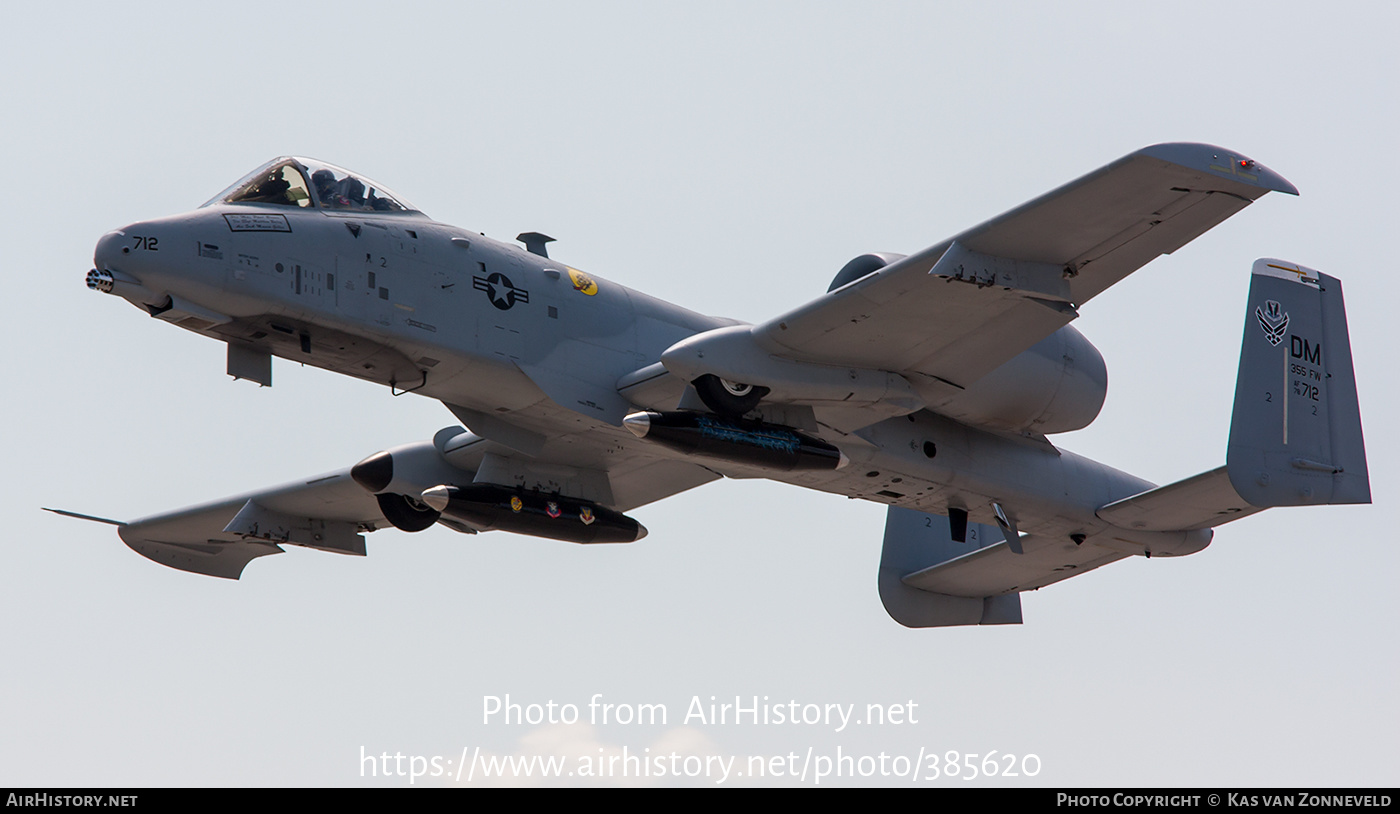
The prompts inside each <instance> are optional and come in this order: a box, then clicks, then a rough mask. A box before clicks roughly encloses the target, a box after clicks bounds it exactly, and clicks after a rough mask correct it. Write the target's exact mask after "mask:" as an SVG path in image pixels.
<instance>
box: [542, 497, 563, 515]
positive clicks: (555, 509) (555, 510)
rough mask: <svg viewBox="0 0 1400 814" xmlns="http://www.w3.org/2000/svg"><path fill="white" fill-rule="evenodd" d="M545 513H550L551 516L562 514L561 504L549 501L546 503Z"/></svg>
mask: <svg viewBox="0 0 1400 814" xmlns="http://www.w3.org/2000/svg"><path fill="white" fill-rule="evenodd" d="M544 513H545V514H547V515H549V516H550V517H558V516H559V515H560V514H561V512H560V511H559V504H558V503H555V502H554V501H552V500H551V501H549V502H548V503H546V504H544Z"/></svg>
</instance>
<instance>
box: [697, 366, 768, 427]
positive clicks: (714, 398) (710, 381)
mask: <svg viewBox="0 0 1400 814" xmlns="http://www.w3.org/2000/svg"><path fill="white" fill-rule="evenodd" d="M692 384H693V385H694V386H695V393H696V395H698V396H700V400H701V401H703V402H704V403H705V406H706V407H709V408H710V409H711V410H714V411H715V412H716V413H717V414H719V415H721V416H723V417H725V418H739V417H741V416H743V415H744V413H747V412H748V411H750V410H752V409H753V408H755V407H757V406H758V403H759V402H760V401H762V400H763V397H764V396H766V395H768V388H766V387H757V386H755V385H751V384H739V383H736V382H731V381H728V380H726V379H721V378H720V377H718V376H715V375H712V374H709V373H707V374H705V375H704V376H701V377H700V378H698V379H696V380H695V381H694V382H692Z"/></svg>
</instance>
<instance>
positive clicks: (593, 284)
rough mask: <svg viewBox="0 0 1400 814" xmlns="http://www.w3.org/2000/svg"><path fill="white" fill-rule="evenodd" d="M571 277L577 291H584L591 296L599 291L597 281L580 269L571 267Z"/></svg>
mask: <svg viewBox="0 0 1400 814" xmlns="http://www.w3.org/2000/svg"><path fill="white" fill-rule="evenodd" d="M566 268H567V267H566ZM569 279H570V280H572V281H573V283H574V290H575V291H582V292H583V293H585V294H587V295H588V296H590V297H591V296H593V295H594V294H597V293H598V283H597V281H595V280H594V279H593V278H592V277H589V276H588V275H587V274H584V273H583V272H581V271H579V270H578V269H575V268H571V269H569Z"/></svg>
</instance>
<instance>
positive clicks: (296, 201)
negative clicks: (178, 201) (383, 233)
mask: <svg viewBox="0 0 1400 814" xmlns="http://www.w3.org/2000/svg"><path fill="white" fill-rule="evenodd" d="M216 203H231V204H238V203H255V204H273V205H275V206H294V207H300V208H302V209H309V208H312V207H320V208H321V209H329V210H338V211H350V212H417V211H418V207H416V206H414V205H412V204H410V203H409V202H408V201H405V200H404V199H403V198H400V197H399V196H397V195H395V194H393V193H392V192H390V191H389V190H387V189H385V188H384V187H383V186H381V185H379V184H376V183H375V182H373V181H371V180H369V179H368V178H365V177H364V176H362V175H355V174H354V173H352V172H350V171H348V170H344V169H341V168H340V167H337V166H335V165H334V164H327V163H325V162H324V161H317V160H315V159H314V158H297V157H290V156H286V157H283V158H274V159H273V160H271V161H269V162H267V163H266V164H264V165H262V166H261V167H258V168H257V169H255V170H253V171H252V172H250V173H248V174H247V175H245V176H243V178H242V179H241V180H239V181H238V183H236V184H234V185H233V186H231V187H229V188H228V189H226V190H224V191H223V192H220V193H219V194H218V195H216V196H214V198H213V199H212V200H210V201H209V202H208V203H206V204H204V205H205V206H209V205H210V204H216Z"/></svg>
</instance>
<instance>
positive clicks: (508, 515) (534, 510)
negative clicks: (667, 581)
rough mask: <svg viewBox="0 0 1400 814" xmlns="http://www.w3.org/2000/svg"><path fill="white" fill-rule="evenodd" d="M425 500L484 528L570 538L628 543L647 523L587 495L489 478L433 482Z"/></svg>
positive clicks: (642, 533)
mask: <svg viewBox="0 0 1400 814" xmlns="http://www.w3.org/2000/svg"><path fill="white" fill-rule="evenodd" d="M423 502H424V503H426V504H428V505H429V506H431V507H433V508H434V509H436V510H438V511H440V512H442V513H443V514H444V515H446V516H447V517H451V518H455V519H457V520H462V521H465V522H467V523H470V524H471V525H472V526H474V527H476V528H478V529H481V530H482V531H513V532H515V533H517V534H528V535H531V536H533V537H548V538H549V539H551V540H564V541H566V542H570V543H631V542H635V541H637V540H640V539H642V538H643V537H645V536H647V530H646V527H645V526H643V525H642V524H641V523H638V522H637V521H636V520H633V519H632V518H630V517H628V516H627V515H625V514H623V513H621V512H618V511H614V510H612V509H609V508H607V507H606V506H599V505H598V504H597V503H594V502H592V501H589V500H580V499H578V498H570V497H564V496H562V495H551V494H545V493H543V492H536V491H533V490H529V489H513V488H511V487H509V486H498V485H496V484H492V483H473V484H471V485H469V486H449V485H446V484H444V485H441V486H434V487H433V488H431V489H427V490H425V491H424V492H423Z"/></svg>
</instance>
